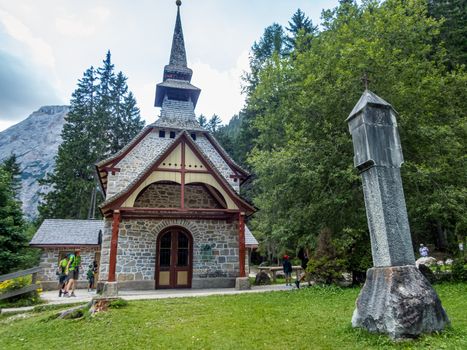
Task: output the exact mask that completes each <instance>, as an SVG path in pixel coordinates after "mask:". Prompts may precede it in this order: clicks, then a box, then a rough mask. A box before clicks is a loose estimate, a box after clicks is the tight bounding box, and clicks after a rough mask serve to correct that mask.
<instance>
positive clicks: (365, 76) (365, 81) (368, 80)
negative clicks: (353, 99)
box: [360, 72, 371, 90]
mask: <svg viewBox="0 0 467 350" xmlns="http://www.w3.org/2000/svg"><path fill="white" fill-rule="evenodd" d="M360 80H361V81H362V83H363V84H364V85H365V90H368V85H370V82H371V80H370V79H369V78H368V74H366V72H365V73H363V77H361V79H360Z"/></svg>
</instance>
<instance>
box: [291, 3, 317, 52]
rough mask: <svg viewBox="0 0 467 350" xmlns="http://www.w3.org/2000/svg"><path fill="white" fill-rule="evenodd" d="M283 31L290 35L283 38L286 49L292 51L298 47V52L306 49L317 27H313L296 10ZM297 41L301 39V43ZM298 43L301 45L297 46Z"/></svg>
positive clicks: (301, 12)
mask: <svg viewBox="0 0 467 350" xmlns="http://www.w3.org/2000/svg"><path fill="white" fill-rule="evenodd" d="M285 29H286V30H287V31H288V32H289V33H290V35H289V36H287V37H286V38H285V43H286V46H287V49H288V50H289V51H293V50H295V49H297V46H300V47H299V49H300V50H304V49H305V48H308V47H309V46H310V41H311V38H313V36H314V35H315V34H316V33H317V31H318V26H314V25H313V22H312V21H311V20H310V19H309V18H308V17H307V16H306V15H305V13H304V12H303V11H302V10H300V9H298V10H297V11H296V12H295V13H294V14H293V16H292V19H291V20H290V21H289V26H288V27H286V28H285ZM299 39H301V41H300V40H299ZM298 42H300V43H301V45H297V44H298ZM304 46H306V47H304Z"/></svg>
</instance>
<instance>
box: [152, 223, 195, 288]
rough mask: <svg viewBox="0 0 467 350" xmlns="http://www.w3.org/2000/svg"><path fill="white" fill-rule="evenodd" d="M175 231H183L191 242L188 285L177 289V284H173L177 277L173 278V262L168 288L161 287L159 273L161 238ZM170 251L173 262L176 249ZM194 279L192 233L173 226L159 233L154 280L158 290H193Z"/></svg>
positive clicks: (183, 228) (181, 227) (189, 246)
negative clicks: (173, 253)
mask: <svg viewBox="0 0 467 350" xmlns="http://www.w3.org/2000/svg"><path fill="white" fill-rule="evenodd" d="M174 230H175V231H177V232H179V231H182V232H183V233H185V234H186V235H187V236H188V240H189V245H188V255H189V259H188V261H189V269H188V285H187V286H185V287H177V286H176V282H175V283H172V282H173V281H172V279H174V278H175V277H176V276H175V277H174V276H172V261H171V264H170V270H169V271H170V284H169V285H168V286H160V285H159V271H160V259H159V255H160V246H161V238H162V236H163V235H164V234H166V233H167V232H170V231H174ZM177 243H178V238H177ZM171 244H172V243H171ZM170 250H171V252H170V256H171V260H172V251H173V250H174V248H171V249H170ZM174 275H176V274H174ZM192 278H193V235H192V234H191V232H190V231H188V230H187V229H186V228H185V227H183V226H178V225H173V226H169V227H166V228H165V229H163V230H162V231H161V232H159V234H158V235H157V240H156V271H155V276H154V279H155V280H156V289H175V288H191V282H192Z"/></svg>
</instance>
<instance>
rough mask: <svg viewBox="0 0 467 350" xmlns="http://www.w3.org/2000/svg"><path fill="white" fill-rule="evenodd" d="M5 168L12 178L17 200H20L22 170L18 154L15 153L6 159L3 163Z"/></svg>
mask: <svg viewBox="0 0 467 350" xmlns="http://www.w3.org/2000/svg"><path fill="white" fill-rule="evenodd" d="M3 167H4V169H5V170H6V171H7V172H8V173H9V174H10V176H11V186H12V189H13V192H14V194H15V198H17V199H18V198H19V192H20V190H21V169H20V164H19V163H18V158H17V157H16V154H14V153H13V154H12V155H11V156H10V157H9V158H7V159H5V160H4V161H3Z"/></svg>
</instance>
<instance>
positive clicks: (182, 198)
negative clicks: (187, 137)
mask: <svg viewBox="0 0 467 350" xmlns="http://www.w3.org/2000/svg"><path fill="white" fill-rule="evenodd" d="M185 147H186V146H185V142H184V141H183V140H182V143H181V148H182V164H181V168H180V187H181V188H180V208H182V209H184V208H185Z"/></svg>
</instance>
